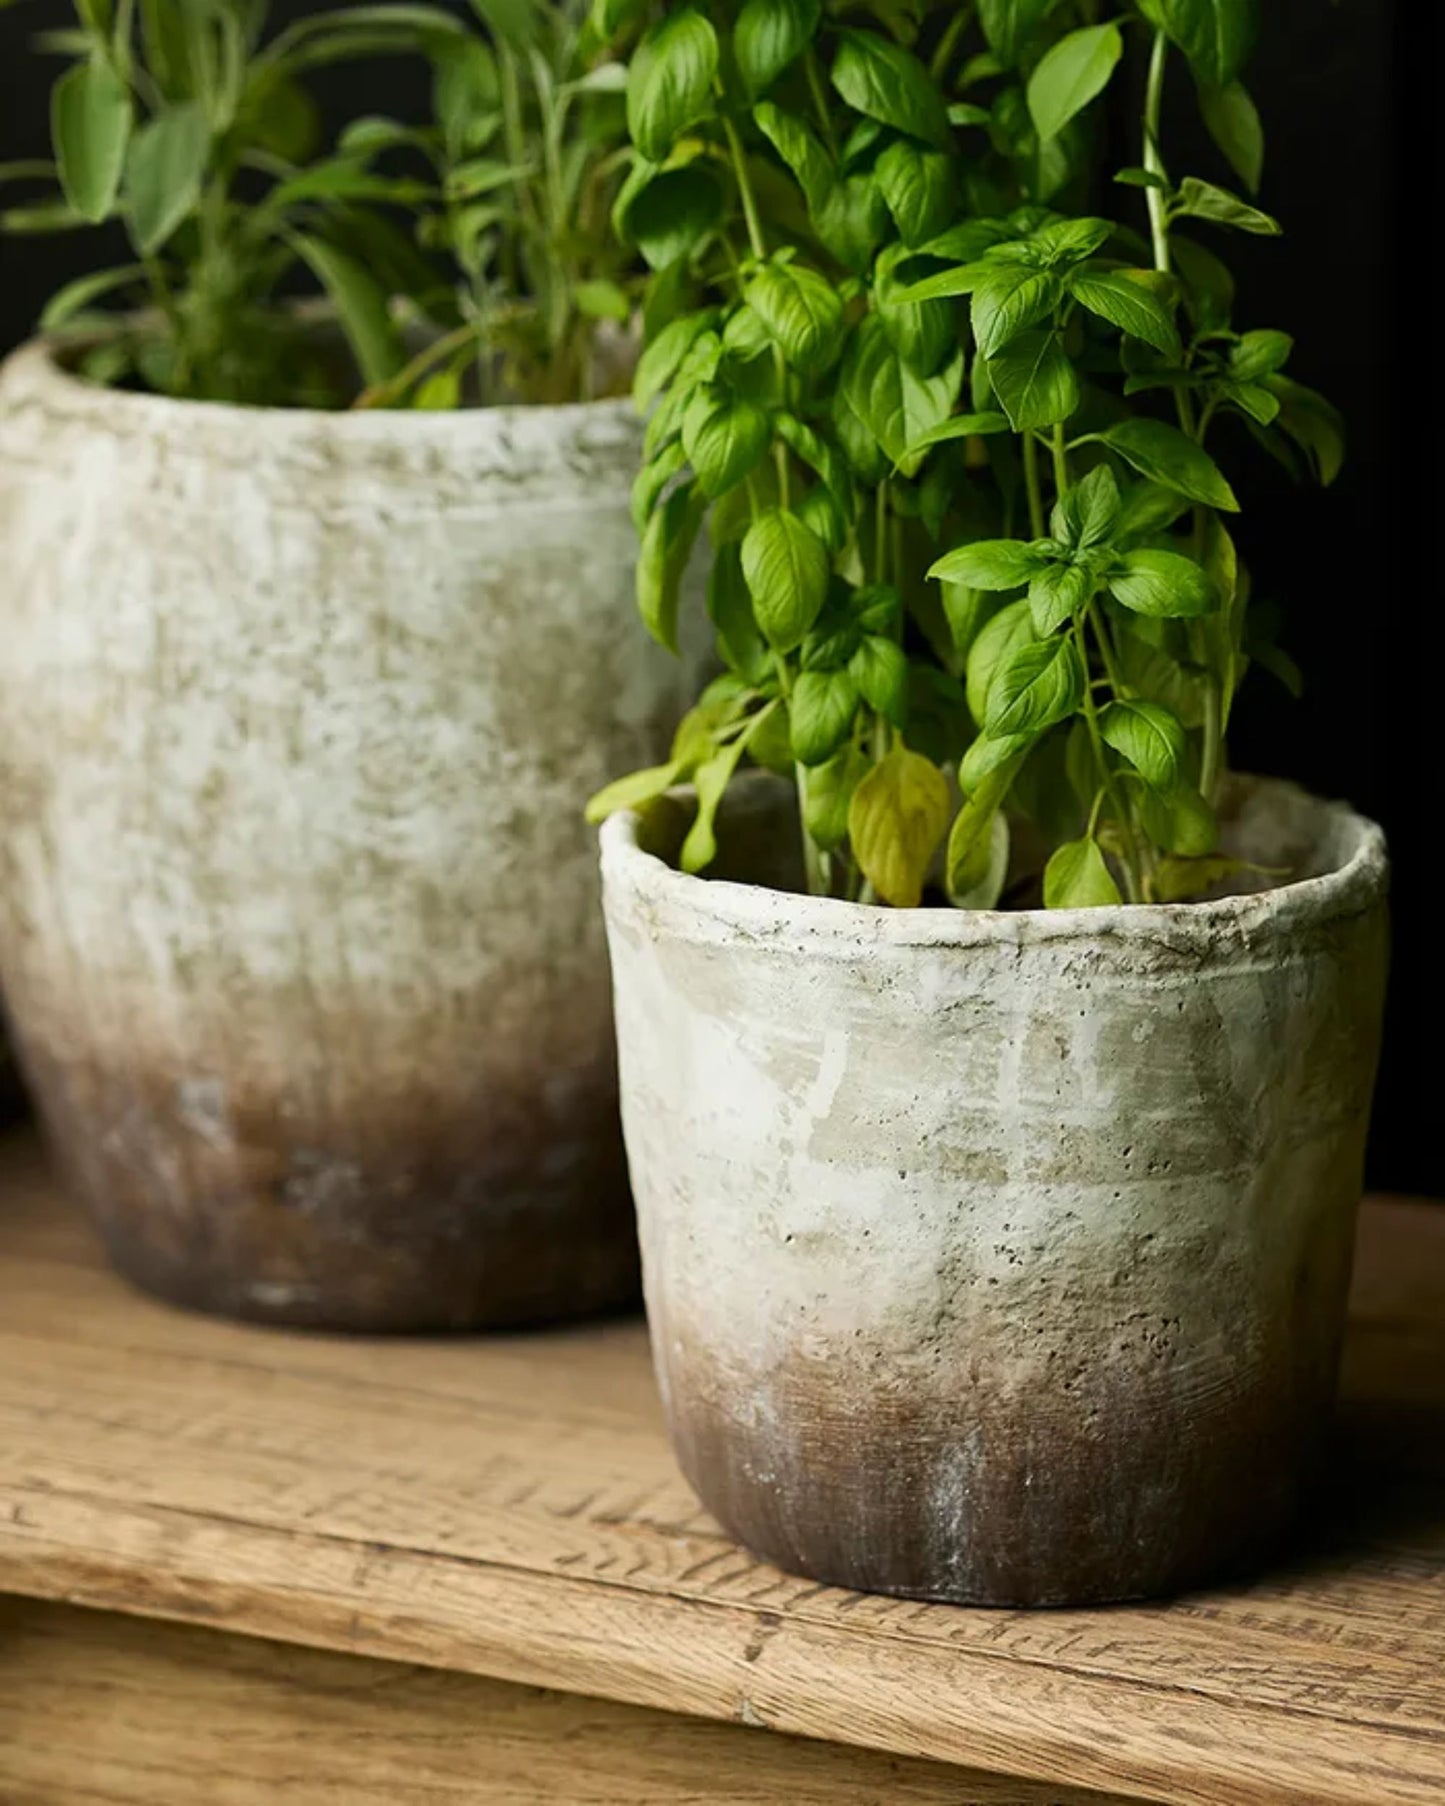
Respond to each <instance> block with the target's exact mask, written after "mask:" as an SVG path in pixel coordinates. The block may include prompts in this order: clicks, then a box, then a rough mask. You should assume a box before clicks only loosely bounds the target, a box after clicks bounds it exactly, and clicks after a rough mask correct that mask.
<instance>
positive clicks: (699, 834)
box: [677, 734, 748, 872]
mask: <svg viewBox="0 0 1445 1806" xmlns="http://www.w3.org/2000/svg"><path fill="white" fill-rule="evenodd" d="M747 738H748V736H747V735H746V734H739V735H738V736H737V737H736V739H733V740H731V741H729V742H728V744H727V745H726V746H720V747H718V749H717V751H716V752H714V753H713V754H712V755H711V756H710V757H709V758H706V759H704V760H703V762H702V763H701V765H699V766H698V768H697V770H696V771H695V772H694V773H693V775H692V782H693V788H694V789H695V790H696V791H697V814H696V815H695V816H694V817H693V823H692V826H691V827H690V828H689V829H688V831H687V838H686V839H685V840H684V841H683V843H682V851H681V852H680V853H679V854H678V860H677V863H678V864H679V865H680V866H681V868H682V869H683V871H685V872H703V871H706V870H707V868H708V867H709V866H710V865H711V864H712V862H713V860H714V859H716V858H717V812H718V805H719V804H720V803H721V802H722V799H723V795H724V793H725V792H726V790H727V787H728V785H729V784H730V783H731V782H732V777H733V773H734V772H735V771H736V770H737V768H738V761H739V760H740V759H741V758H742V756H743V752H744V750H745V748H746V745H747Z"/></svg>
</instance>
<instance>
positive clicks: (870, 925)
mask: <svg viewBox="0 0 1445 1806" xmlns="http://www.w3.org/2000/svg"><path fill="white" fill-rule="evenodd" d="M1236 781H1237V782H1241V783H1243V784H1246V785H1247V786H1248V788H1249V791H1250V792H1251V793H1255V794H1257V793H1258V792H1260V791H1269V792H1275V793H1277V794H1280V795H1281V796H1287V797H1291V798H1292V799H1293V800H1294V801H1295V802H1296V804H1298V803H1299V802H1306V803H1308V804H1309V805H1310V806H1311V807H1312V809H1313V810H1315V811H1316V812H1318V814H1319V816H1320V818H1321V825H1322V827H1323V826H1324V825H1325V822H1326V821H1330V822H1332V824H1333V827H1334V830H1335V832H1336V833H1337V834H1338V835H1339V836H1340V837H1341V839H1342V840H1344V841H1345V843H1346V844H1349V843H1350V842H1353V845H1352V847H1351V850H1350V852H1349V854H1348V857H1346V858H1345V859H1344V861H1343V863H1342V864H1339V865H1337V866H1335V867H1334V869H1333V870H1331V871H1327V872H1322V873H1319V874H1318V875H1316V876H1314V877H1309V878H1300V879H1297V880H1295V881H1294V882H1292V883H1289V884H1280V885H1274V886H1271V887H1269V888H1268V889H1265V890H1259V891H1251V892H1248V893H1246V894H1244V895H1240V896H1226V897H1215V898H1208V899H1204V900H1202V901H1199V902H1185V903H1120V904H1117V905H1114V906H1110V907H1108V908H1094V909H972V910H969V909H940V908H917V909H888V908H882V907H880V906H879V905H877V904H869V903H849V902H845V901H844V900H843V899H841V898H837V897H810V896H805V895H802V894H800V893H798V892H794V891H782V890H775V889H772V888H771V887H768V886H764V885H752V884H739V883H736V882H734V881H732V880H729V879H719V878H705V877H694V876H693V875H691V874H689V873H687V872H680V871H678V870H677V869H676V868H675V867H673V866H671V865H669V864H668V863H667V862H666V860H664V859H661V858H659V857H658V855H657V854H655V853H650V852H648V851H646V849H645V848H643V847H642V846H641V845H640V844H639V841H638V831H639V829H640V828H641V826H642V822H643V815H642V813H641V812H640V811H638V810H635V809H627V810H619V811H618V813H617V814H615V815H612V816H609V817H608V819H607V820H606V821H605V822H603V824H602V827H601V831H600V834H599V840H600V844H601V857H602V873H603V879H604V896H605V898H606V899H607V903H608V910H609V914H610V913H611V909H612V897H613V893H614V892H615V891H626V892H630V893H631V894H632V895H633V896H635V897H636V898H637V899H638V901H639V902H640V903H642V904H643V906H644V907H646V906H649V905H650V906H653V907H661V908H664V909H666V910H667V915H668V928H669V931H670V932H674V933H675V932H678V931H684V932H685V928H686V927H691V928H692V929H693V930H694V931H695V932H697V933H700V934H701V935H703V936H704V937H705V938H708V939H712V938H715V936H716V935H717V934H718V933H719V931H721V932H722V933H724V934H734V933H736V934H742V935H750V936H758V937H767V938H770V939H778V938H794V939H797V940H805V941H810V942H813V943H815V944H817V946H818V948H819V950H822V949H823V948H832V949H833V950H834V951H836V952H837V953H838V954H840V955H841V954H844V953H846V954H847V955H849V956H852V957H857V956H858V954H859V952H860V947H859V943H860V942H867V943H871V944H873V945H875V946H877V947H880V948H882V947H979V946H985V945H990V944H995V945H996V944H998V943H1000V942H1003V943H1013V944H1015V945H1024V944H1031V943H1041V942H1051V943H1057V942H1068V941H1078V942H1091V943H1094V944H1096V945H1097V944H1099V943H1101V942H1113V943H1116V944H1117V943H1129V942H1141V941H1151V940H1153V941H1166V942H1168V943H1170V944H1171V945H1173V946H1176V947H1180V948H1187V947H1190V946H1197V948H1198V950H1199V951H1200V952H1204V951H1212V952H1214V953H1215V954H1216V955H1217V953H1218V950H1219V947H1220V942H1221V934H1222V933H1225V934H1232V935H1234V936H1237V937H1238V942H1239V943H1242V942H1243V941H1245V940H1246V939H1247V938H1248V936H1249V935H1250V933H1251V931H1255V930H1258V929H1261V928H1264V927H1268V928H1269V929H1270V930H1271V931H1272V932H1279V931H1280V930H1282V929H1283V930H1287V929H1289V928H1290V927H1292V926H1296V925H1297V926H1299V927H1305V926H1309V927H1312V928H1313V927H1318V926H1319V925H1320V924H1322V923H1324V922H1327V921H1330V920H1333V919H1336V918H1341V917H1348V916H1356V915H1361V914H1364V913H1365V912H1366V911H1367V910H1369V909H1371V908H1373V907H1375V906H1377V905H1378V904H1380V903H1381V902H1382V901H1383V899H1384V897H1385V895H1386V892H1387V889H1388V882H1389V860H1388V856H1387V853H1386V849H1385V836H1384V831H1383V830H1382V829H1381V828H1380V826H1379V824H1378V823H1376V822H1374V821H1372V820H1370V818H1369V817H1368V816H1364V815H1360V814H1359V813H1358V812H1357V811H1356V810H1354V809H1352V808H1351V807H1350V806H1349V804H1347V803H1342V802H1327V801H1325V800H1323V799H1321V798H1318V797H1316V796H1314V795H1313V794H1312V793H1311V792H1309V791H1306V790H1304V789H1302V788H1301V787H1300V786H1299V785H1296V784H1292V783H1289V782H1288V781H1286V780H1284V779H1279V778H1256V777H1248V778H1246V777H1244V775H1243V774H1236ZM689 793H690V787H684V788H683V789H682V790H681V792H680V794H689Z"/></svg>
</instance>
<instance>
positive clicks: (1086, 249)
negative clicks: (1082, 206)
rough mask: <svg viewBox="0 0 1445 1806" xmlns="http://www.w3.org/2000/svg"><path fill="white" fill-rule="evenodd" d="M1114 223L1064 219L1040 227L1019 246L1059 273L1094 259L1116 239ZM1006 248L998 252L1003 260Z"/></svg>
mask: <svg viewBox="0 0 1445 1806" xmlns="http://www.w3.org/2000/svg"><path fill="white" fill-rule="evenodd" d="M1114 230H1115V228H1114V225H1113V222H1112V221H1110V220H1106V219H1094V218H1085V219H1060V220H1054V221H1052V222H1051V223H1050V224H1048V225H1044V226H1038V227H1036V228H1035V229H1034V230H1033V231H1032V232H1030V233H1029V235H1028V237H1027V238H1026V239H1025V240H1024V241H1023V242H1022V243H1021V244H1020V245H1018V246H1017V249H1018V251H1019V252H1020V253H1021V254H1022V253H1023V252H1025V251H1027V252H1029V253H1031V254H1032V256H1033V257H1034V258H1041V259H1042V261H1043V265H1044V266H1045V267H1046V268H1048V269H1056V268H1058V267H1059V266H1060V265H1065V264H1074V263H1082V262H1083V260H1084V259H1085V258H1086V257H1092V256H1093V254H1094V253H1095V251H1097V250H1098V248H1099V246H1100V245H1102V244H1103V243H1104V241H1105V239H1107V238H1109V237H1111V236H1112V235H1113V232H1114ZM1002 253H1003V247H1002V246H1000V247H999V249H998V250H997V251H995V252H994V256H996V257H997V256H1001V255H1002Z"/></svg>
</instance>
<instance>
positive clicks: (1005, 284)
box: [973, 264, 1064, 358]
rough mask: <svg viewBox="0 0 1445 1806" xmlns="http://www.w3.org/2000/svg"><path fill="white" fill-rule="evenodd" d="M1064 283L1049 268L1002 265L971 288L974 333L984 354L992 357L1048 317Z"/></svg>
mask: <svg viewBox="0 0 1445 1806" xmlns="http://www.w3.org/2000/svg"><path fill="white" fill-rule="evenodd" d="M1063 293H1064V290H1063V284H1062V282H1061V281H1060V279H1059V278H1058V277H1057V276H1055V275H1053V274H1052V273H1051V272H1050V271H1048V270H1031V269H1028V268H1026V267H1024V266H1022V265H1019V264H1005V265H1004V266H1002V267H1001V268H1000V269H998V270H997V271H992V272H990V273H989V274H988V275H986V276H984V277H983V279H982V280H981V281H979V282H978V283H977V284H976V285H975V287H974V291H973V336H974V338H975V339H976V340H977V341H978V348H979V351H980V352H981V353H982V354H983V356H984V357H990V358H991V357H994V356H996V355H997V354H998V353H999V352H1000V351H1002V350H1003V348H1004V346H1005V345H1007V344H1009V343H1011V342H1012V341H1013V340H1014V339H1016V338H1017V337H1018V336H1019V334H1020V333H1021V332H1024V331H1025V330H1026V329H1027V328H1028V327H1030V326H1034V325H1036V324H1037V323H1038V322H1039V321H1040V320H1043V319H1047V318H1048V316H1049V315H1050V314H1052V312H1053V311H1054V309H1055V308H1056V307H1057V306H1058V304H1059V302H1060V301H1061V300H1062V298H1063Z"/></svg>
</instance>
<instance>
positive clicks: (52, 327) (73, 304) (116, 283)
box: [40, 263, 145, 332]
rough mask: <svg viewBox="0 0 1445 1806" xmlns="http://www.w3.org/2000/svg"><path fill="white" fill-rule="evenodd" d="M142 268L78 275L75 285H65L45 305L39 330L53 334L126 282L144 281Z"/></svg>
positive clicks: (132, 265)
mask: <svg viewBox="0 0 1445 1806" xmlns="http://www.w3.org/2000/svg"><path fill="white" fill-rule="evenodd" d="M144 277H145V266H144V265H143V264H139V263H128V264H125V265H124V266H123V267H122V268H120V269H115V270H95V271H92V272H91V274H90V275H88V276H77V277H76V279H75V281H74V282H67V283H66V285H65V287H64V288H61V289H57V290H56V292H55V293H54V294H53V295H52V296H51V297H50V299H49V300H48V301H47V302H46V303H45V311H44V312H43V313H42V314H41V316H40V330H41V331H42V332H55V331H56V330H57V329H58V328H59V327H61V326H64V325H65V324H66V322H67V321H68V320H73V319H74V318H75V316H76V315H77V314H79V313H84V312H85V310H86V309H87V308H88V307H89V306H90V305H91V304H92V303H93V302H95V301H98V300H99V299H100V298H101V296H102V295H108V294H111V293H112V292H113V291H114V290H116V289H118V288H124V287H126V286H127V285H128V284H129V283H132V282H137V281H141V280H143V279H144Z"/></svg>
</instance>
